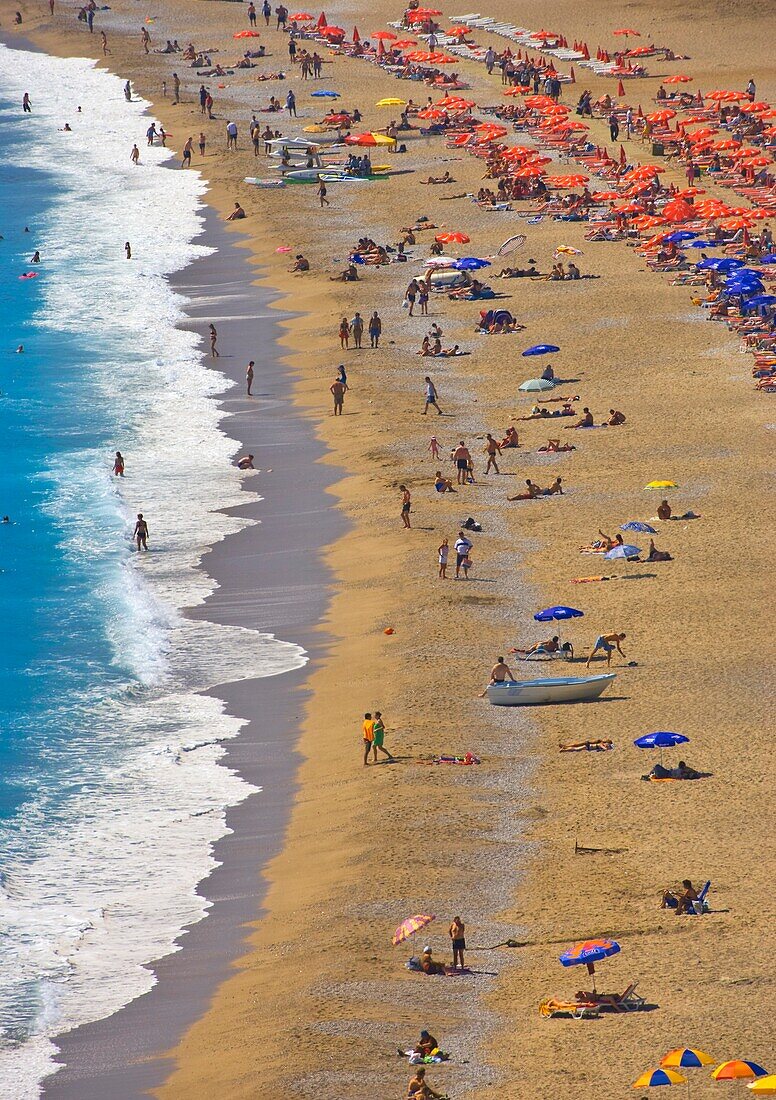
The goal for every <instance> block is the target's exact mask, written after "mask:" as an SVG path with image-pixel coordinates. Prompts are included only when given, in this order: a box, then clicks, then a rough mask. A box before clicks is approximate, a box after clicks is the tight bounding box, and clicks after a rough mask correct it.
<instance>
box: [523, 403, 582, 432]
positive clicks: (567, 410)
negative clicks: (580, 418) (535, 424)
mask: <svg viewBox="0 0 776 1100" xmlns="http://www.w3.org/2000/svg"><path fill="white" fill-rule="evenodd" d="M557 416H574V410H573V409H572V407H571V405H564V406H563V407H562V408H561V409H543V408H542V407H541V405H534V406H533V408H532V409H531V411H530V413H529V414H528V416H516V417H515V420H552V419H553V418H554V417H557ZM577 426H578V425H576V424H569V425H568V427H569V428H576V427H577Z"/></svg>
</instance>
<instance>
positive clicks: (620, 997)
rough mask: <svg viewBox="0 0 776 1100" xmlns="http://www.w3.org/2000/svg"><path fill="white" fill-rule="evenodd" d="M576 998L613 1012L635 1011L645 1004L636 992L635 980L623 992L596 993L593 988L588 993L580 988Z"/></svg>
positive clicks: (643, 999)
mask: <svg viewBox="0 0 776 1100" xmlns="http://www.w3.org/2000/svg"><path fill="white" fill-rule="evenodd" d="M577 998H578V999H579V1000H580V1001H584V1002H588V1003H590V1004H594V1005H597V1006H598V1008H610V1009H612V1011H614V1012H636V1011H638V1010H639V1009H640V1008H643V1007H644V1005H645V1004H646V1000H645V998H644V997H640V996H639V995H638V993H637V992H636V982H631V984H630V985H629V986H628V988H627V989H626V990H625V992H624V993H596V992H595V990H593V992H592V993H588V992H587V990H580V991H579V992H578V993H577Z"/></svg>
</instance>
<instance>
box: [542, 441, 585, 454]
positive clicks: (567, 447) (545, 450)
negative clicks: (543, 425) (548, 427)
mask: <svg viewBox="0 0 776 1100" xmlns="http://www.w3.org/2000/svg"><path fill="white" fill-rule="evenodd" d="M576 449H577V448H576V447H575V446H574V444H573V443H564V444H563V446H562V447H561V444H560V440H559V439H548V440H547V442H546V444H545V445H544V446H543V447H539V448H538V451H537V454H540V455H541V454H560V453H561V452H562V451H576Z"/></svg>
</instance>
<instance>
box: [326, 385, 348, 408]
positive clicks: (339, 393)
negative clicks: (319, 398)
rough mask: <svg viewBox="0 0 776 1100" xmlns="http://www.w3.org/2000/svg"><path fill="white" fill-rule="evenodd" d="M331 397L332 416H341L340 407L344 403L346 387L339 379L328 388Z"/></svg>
mask: <svg viewBox="0 0 776 1100" xmlns="http://www.w3.org/2000/svg"><path fill="white" fill-rule="evenodd" d="M329 389H330V390H331V394H332V397H333V398H334V415H335V416H342V406H343V404H344V403H345V389H346V385H345V383H344V382H343V381H342V380H341V379H340V378H335V379H334V381H333V382H332V384H331V385H330V386H329Z"/></svg>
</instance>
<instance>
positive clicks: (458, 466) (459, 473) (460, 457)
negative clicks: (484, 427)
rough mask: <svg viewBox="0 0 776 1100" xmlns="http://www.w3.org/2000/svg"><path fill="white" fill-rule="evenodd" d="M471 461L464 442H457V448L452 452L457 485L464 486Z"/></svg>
mask: <svg viewBox="0 0 776 1100" xmlns="http://www.w3.org/2000/svg"><path fill="white" fill-rule="evenodd" d="M471 460H472V456H471V452H470V450H469V448H468V447H467V446H466V444H465V443H464V441H463V440H462V439H461V440H459V443H458V446H457V447H456V448H455V450H454V451H453V462H454V463H455V477H456V481H457V483H458V484H459V485H465V484H466V479H467V478H468V476H469V463H470V462H471Z"/></svg>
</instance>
